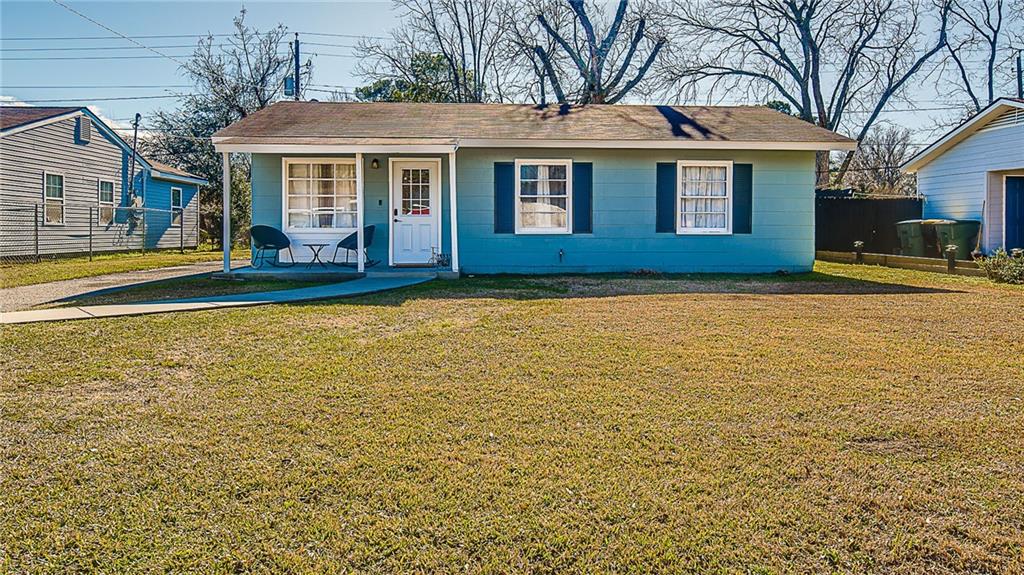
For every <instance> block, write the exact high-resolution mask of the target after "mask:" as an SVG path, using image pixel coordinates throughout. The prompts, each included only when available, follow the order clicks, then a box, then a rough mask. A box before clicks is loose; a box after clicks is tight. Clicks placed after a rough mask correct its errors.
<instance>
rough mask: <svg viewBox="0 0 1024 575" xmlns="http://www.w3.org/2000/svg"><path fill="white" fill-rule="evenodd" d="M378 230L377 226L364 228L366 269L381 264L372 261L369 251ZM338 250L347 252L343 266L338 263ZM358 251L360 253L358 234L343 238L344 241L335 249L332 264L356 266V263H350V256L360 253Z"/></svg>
mask: <svg viewBox="0 0 1024 575" xmlns="http://www.w3.org/2000/svg"><path fill="white" fill-rule="evenodd" d="M376 229H377V226H366V227H365V228H363V265H364V266H366V267H371V266H375V265H377V264H379V263H380V262H379V261H374V260H371V259H370V251H369V250H370V245H372V244H373V232H374V231H375V230H376ZM338 250H345V263H343V264H339V263H338ZM358 251H359V236H358V234H357V232H352V233H351V234H349V235H347V236H345V237H344V238H342V240H341V241H340V242H338V245H336V246H335V247H334V257H333V258H331V263H332V264H334V265H336V266H353V265H356V262H352V263H349V261H348V258H349V254H351V253H352V252H358Z"/></svg>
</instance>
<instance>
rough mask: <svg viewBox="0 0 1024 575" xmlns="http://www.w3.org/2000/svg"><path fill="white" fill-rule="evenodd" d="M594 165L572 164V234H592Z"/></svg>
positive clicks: (585, 163)
mask: <svg viewBox="0 0 1024 575" xmlns="http://www.w3.org/2000/svg"><path fill="white" fill-rule="evenodd" d="M593 212H594V164H591V163H590V162H573V164H572V233H574V234H590V233H593V231H594V227H593Z"/></svg>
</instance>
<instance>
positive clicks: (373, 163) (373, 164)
mask: <svg viewBox="0 0 1024 575" xmlns="http://www.w3.org/2000/svg"><path fill="white" fill-rule="evenodd" d="M370 167H371V168H373V169H374V170H376V169H378V168H380V160H378V159H377V158H374V159H373V160H371V161H370Z"/></svg>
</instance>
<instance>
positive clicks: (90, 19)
mask: <svg viewBox="0 0 1024 575" xmlns="http://www.w3.org/2000/svg"><path fill="white" fill-rule="evenodd" d="M53 3H54V4H57V5H58V6H63V7H64V9H65V10H67V11H69V12H71V13H73V14H77V15H78V16H80V17H82V18H84V19H86V20H88V21H90V22H92V23H93V24H95V25H97V26H99V27H100V28H103V29H104V30H106V31H107V32H110V33H112V34H117V35H118V36H120V37H122V38H124V39H125V40H128V41H129V42H131V43H132V44H135V45H136V46H140V47H142V48H145V49H147V50H149V51H150V52H152V53H154V54H157V55H159V56H162V57H164V58H167V59H168V60H171V61H173V62H175V63H177V64H178V65H179V66H184V65H185V64H184V63H183V62H182V61H181V60H178V59H177V58H172V57H171V56H168V55H167V54H164V53H163V52H160V51H159V50H154V49H153V48H150V47H149V46H146V45H145V44H142V43H140V42H137V41H136V40H133V39H131V38H129V37H128V36H125V35H124V34H122V33H120V32H118V31H117V30H114V29H113V28H111V27H110V26H107V25H106V24H103V23H101V22H99V21H97V20H93V19H92V18H90V17H88V16H86V15H85V14H82V13H81V12H79V11H78V10H75V9H74V8H72V7H71V6H68V5H67V4H65V3H63V2H61V0H53Z"/></svg>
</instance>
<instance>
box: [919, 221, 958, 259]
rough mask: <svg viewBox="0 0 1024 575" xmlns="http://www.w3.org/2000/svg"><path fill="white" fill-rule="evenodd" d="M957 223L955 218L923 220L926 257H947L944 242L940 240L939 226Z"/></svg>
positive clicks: (922, 227)
mask: <svg viewBox="0 0 1024 575" xmlns="http://www.w3.org/2000/svg"><path fill="white" fill-rule="evenodd" d="M952 223H955V222H954V221H953V220H921V233H922V234H923V235H924V257H926V258H945V257H946V254H945V253H944V252H943V249H944V244H942V243H941V242H939V234H938V232H937V231H936V230H938V226H940V225H942V224H952Z"/></svg>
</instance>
